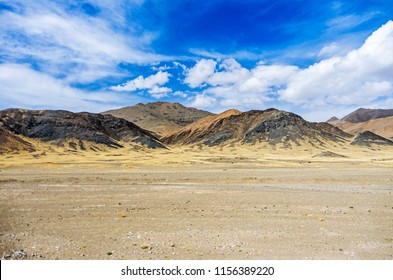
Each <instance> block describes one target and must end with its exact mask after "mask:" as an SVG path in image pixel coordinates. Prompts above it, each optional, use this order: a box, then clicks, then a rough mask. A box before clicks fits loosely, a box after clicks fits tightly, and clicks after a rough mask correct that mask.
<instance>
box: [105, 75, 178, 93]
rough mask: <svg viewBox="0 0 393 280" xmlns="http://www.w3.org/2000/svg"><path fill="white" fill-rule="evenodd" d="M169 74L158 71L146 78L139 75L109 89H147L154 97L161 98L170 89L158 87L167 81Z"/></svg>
mask: <svg viewBox="0 0 393 280" xmlns="http://www.w3.org/2000/svg"><path fill="white" fill-rule="evenodd" d="M169 76H170V74H169V73H168V72H162V71H159V72H157V73H156V74H154V75H151V76H149V77H147V78H144V77H143V76H139V77H137V78H135V79H134V80H130V81H127V82H125V83H123V84H121V85H117V86H112V87H110V88H109V89H111V90H114V91H137V90H148V92H149V93H150V94H151V95H152V96H153V97H154V98H161V97H164V96H166V94H167V93H169V92H171V91H172V90H171V89H170V88H167V87H159V86H161V85H164V84H166V83H167V82H168V81H169Z"/></svg>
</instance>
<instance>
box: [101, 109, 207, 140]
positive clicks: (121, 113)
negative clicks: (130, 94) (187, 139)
mask: <svg viewBox="0 0 393 280" xmlns="http://www.w3.org/2000/svg"><path fill="white" fill-rule="evenodd" d="M103 114H110V115H112V116H115V117H118V118H123V119H125V120H128V121H130V122H133V123H135V124H137V125H138V126H140V127H142V128H144V129H146V130H149V131H152V132H154V133H156V134H158V135H165V134H168V133H171V132H174V131H176V130H177V129H179V128H181V127H184V126H186V125H189V124H191V123H193V122H195V121H197V120H199V119H201V118H203V117H206V116H209V115H212V113H209V112H207V111H203V110H198V109H195V108H189V107H184V106H183V105H181V104H179V103H170V102H152V103H147V104H141V103H140V104H137V105H135V106H128V107H124V108H120V109H116V110H110V111H106V112H104V113H103Z"/></svg>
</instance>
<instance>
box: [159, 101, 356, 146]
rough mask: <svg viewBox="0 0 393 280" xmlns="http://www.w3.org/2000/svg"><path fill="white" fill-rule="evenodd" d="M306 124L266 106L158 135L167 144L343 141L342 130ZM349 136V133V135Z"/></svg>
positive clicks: (319, 142) (224, 115) (296, 116)
mask: <svg viewBox="0 0 393 280" xmlns="http://www.w3.org/2000/svg"><path fill="white" fill-rule="evenodd" d="M327 126H328V128H326V127H322V125H318V124H315V123H310V122H307V121H305V120H304V119H302V118H301V117H300V116H298V115H295V114H293V113H289V112H285V111H279V110H277V109H267V110H264V111H258V110H252V111H248V112H244V113H242V112H239V111H237V110H229V111H226V112H224V113H221V114H219V115H215V116H207V117H205V118H203V119H201V120H199V121H197V122H195V123H193V124H191V125H188V126H185V127H183V128H181V129H179V130H178V131H176V132H175V133H173V134H171V135H168V136H166V137H164V138H162V141H163V142H164V143H167V144H180V145H184V144H196V143H200V144H205V145H207V146H216V145H220V144H221V143H227V142H240V143H248V144H255V143H257V142H267V143H269V144H273V145H274V144H279V143H282V144H284V145H285V146H291V145H292V144H296V145H300V144H301V142H307V143H312V144H321V143H323V142H324V141H328V140H333V141H345V140H346V139H345V137H346V136H348V135H347V134H346V133H344V132H342V131H341V132H339V130H338V129H335V128H333V130H334V133H333V132H332V131H329V130H331V129H332V127H331V126H330V125H328V124H327ZM349 136H350V135H349Z"/></svg>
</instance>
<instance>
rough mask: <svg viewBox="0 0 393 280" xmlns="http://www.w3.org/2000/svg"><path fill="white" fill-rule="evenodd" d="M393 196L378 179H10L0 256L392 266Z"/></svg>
mask: <svg viewBox="0 0 393 280" xmlns="http://www.w3.org/2000/svg"><path fill="white" fill-rule="evenodd" d="M392 192H393V172H391V168H382V167H378V168H371V167H370V168H366V167H362V168H350V167H348V168H333V167H331V166H330V165H326V166H325V167H323V166H322V167H321V166H320V167H318V168H314V167H307V168H305V167H303V168H254V169H244V168H235V169H231V168H218V167H216V168H213V167H212V168H183V169H181V168H168V169H163V168H157V167H156V168H153V169H151V168H147V167H146V168H140V169H132V170H117V169H99V170H97V169H93V168H88V169H83V168H82V169H81V168H76V167H70V168H60V169H47V168H44V169H34V168H26V167H25V168H22V167H21V168H10V169H5V170H2V171H1V172H0V202H1V206H0V207H1V214H0V215H1V222H0V226H1V233H0V234H1V236H0V241H1V243H0V254H1V255H2V256H4V257H9V256H10V255H11V257H12V258H14V257H18V255H17V254H16V255H15V254H14V255H12V253H13V252H15V251H16V250H18V249H23V250H24V252H26V254H27V255H26V257H27V258H28V259H41V258H42V259H393V222H392V221H393V194H392ZM19 256H20V255H19Z"/></svg>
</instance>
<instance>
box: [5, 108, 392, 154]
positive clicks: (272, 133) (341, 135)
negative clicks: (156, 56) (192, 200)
mask: <svg viewBox="0 0 393 280" xmlns="http://www.w3.org/2000/svg"><path fill="white" fill-rule="evenodd" d="M392 112H393V110H367V109H359V110H357V111H355V112H353V113H351V114H349V115H348V116H346V117H344V118H342V119H341V120H340V119H337V118H332V119H330V120H329V121H328V122H319V123H314V122H308V121H306V120H304V119H303V118H302V117H300V116H299V115H296V114H294V113H291V112H286V111H281V110H277V109H274V108H271V109H266V110H251V111H247V112H240V111H238V110H234V109H232V110H228V111H225V112H223V113H220V114H213V113H210V112H207V111H203V110H198V109H195V108H187V107H185V106H183V105H181V104H179V103H166V102H154V103H148V104H137V105H135V106H129V107H125V108H120V109H116V110H111V111H106V112H103V113H101V114H93V113H88V112H81V113H72V112H68V111H62V110H25V109H7V110H2V111H0V144H1V146H0V153H3V154H5V153H10V152H19V151H27V152H33V151H35V150H36V147H35V143H36V142H35V141H40V142H45V143H49V144H50V145H54V146H56V147H64V148H65V149H66V150H69V151H84V150H92V151H94V152H99V151H100V150H102V149H107V148H110V149H121V148H124V147H131V148H132V149H138V148H143V149H156V148H161V149H165V148H171V147H175V146H187V145H191V146H192V145H198V146H200V147H206V148H208V147H215V146H222V145H232V146H236V145H251V146H252V145H259V144H263V145H270V146H272V147H279V148H284V149H290V148H291V147H295V146H302V145H311V146H314V147H324V146H325V145H326V144H328V143H333V144H334V143H336V144H337V143H339V144H341V145H354V146H363V147H367V146H373V145H393V142H392V141H391V140H389V139H387V138H386V135H387V136H388V137H389V136H390V137H391V136H393V135H391V134H390V133H391V132H392V129H391V128H392V127H393V116H392V115H390V114H392ZM348 120H352V121H353V122H350V121H348ZM382 124H383V125H382ZM366 128H367V129H366ZM380 131H382V132H383V133H378V132H380ZM384 136H385V137H384Z"/></svg>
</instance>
